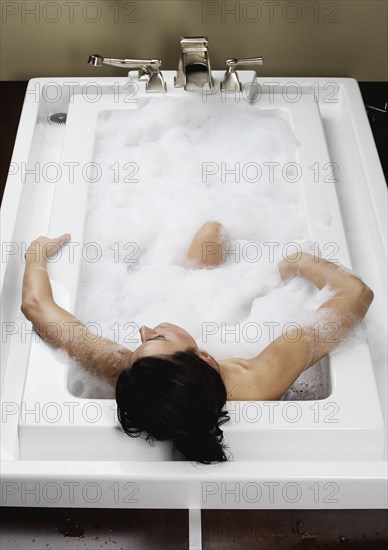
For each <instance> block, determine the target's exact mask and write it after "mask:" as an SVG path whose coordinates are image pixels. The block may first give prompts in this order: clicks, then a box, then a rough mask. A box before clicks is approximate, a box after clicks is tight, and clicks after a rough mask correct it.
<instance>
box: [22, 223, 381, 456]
mask: <svg viewBox="0 0 388 550" xmlns="http://www.w3.org/2000/svg"><path fill="white" fill-rule="evenodd" d="M69 240H70V235H62V236H61V237H58V238H56V239H49V238H47V237H39V238H38V239H36V240H35V241H33V242H32V243H31V245H30V247H29V248H28V249H27V252H26V266H25V274H24V280H23V298H22V306H21V309H22V312H23V313H24V315H25V316H26V317H27V318H28V319H29V320H30V321H31V322H32V323H33V325H34V327H35V330H36V331H37V332H38V333H39V334H40V335H41V336H42V338H43V339H45V340H46V341H48V342H50V343H51V344H53V345H55V346H56V347H59V348H62V349H64V350H66V351H67V352H68V354H69V355H70V356H71V357H72V358H74V359H75V360H76V361H77V363H78V364H79V365H80V366H81V367H84V368H86V369H88V370H89V371H91V372H93V373H94V374H95V375H97V376H100V377H103V378H105V379H106V380H108V381H109V382H110V383H111V384H112V386H114V387H116V400H117V406H118V417H119V420H120V423H121V425H122V427H123V429H124V430H125V432H126V433H127V434H128V435H130V436H132V437H134V436H138V435H140V434H141V433H142V432H147V433H148V434H149V435H150V436H151V437H153V438H155V439H157V440H160V441H163V440H170V441H171V442H172V443H173V448H174V450H178V451H180V452H181V453H182V454H183V455H184V456H185V457H186V459H188V460H194V461H198V462H201V463H205V464H207V463H210V462H213V461H216V462H218V461H225V460H227V457H226V454H225V446H224V445H223V444H222V440H223V436H222V430H221V429H220V428H219V426H220V425H221V424H223V423H224V422H226V421H227V420H229V417H228V415H227V412H225V411H223V407H224V405H225V402H226V401H227V400H244V401H245V400H246V401H269V400H278V399H279V398H280V397H281V396H282V395H283V394H284V393H285V392H286V391H287V389H288V388H290V386H291V385H292V384H293V382H294V381H295V380H296V379H297V378H298V376H299V375H300V374H301V373H302V372H303V371H304V370H305V369H307V368H308V367H310V366H312V365H314V364H315V363H316V362H317V361H319V360H320V359H321V358H322V357H324V356H325V355H326V354H328V353H329V352H330V351H331V350H333V349H334V347H335V346H336V345H337V344H338V343H339V342H340V341H341V340H343V339H344V338H345V336H346V335H347V334H348V333H349V332H350V331H351V329H352V328H353V327H354V326H355V325H356V324H357V323H358V322H359V321H360V320H361V319H363V318H364V317H365V315H366V313H367V311H368V308H369V306H370V305H371V303H372V301H373V292H372V290H371V289H370V288H368V286H367V285H366V284H365V283H363V281H361V280H360V279H359V278H357V277H355V276H354V275H352V274H350V273H348V272H345V271H344V270H342V269H339V268H338V267H337V266H336V265H335V264H333V263H331V262H329V261H326V260H322V259H320V258H319V259H318V258H316V257H315V256H312V255H310V254H307V253H302V255H300V254H299V255H298V257H297V256H296V255H294V256H289V257H287V258H285V259H283V260H282V261H281V262H280V263H279V264H278V269H279V272H280V276H281V278H282V280H283V281H287V280H288V279H289V278H291V277H293V276H294V275H296V274H298V275H302V276H303V277H306V278H307V279H309V280H310V281H311V282H312V283H314V284H315V285H316V286H317V287H318V288H322V287H324V286H325V285H329V286H330V287H331V288H332V289H334V290H336V293H335V295H334V296H333V297H332V298H330V299H329V300H327V301H326V302H325V303H324V304H322V305H321V306H320V307H319V308H318V310H317V312H319V313H320V315H319V316H318V317H317V319H318V322H319V330H318V331H317V330H316V329H317V326H316V323H314V326H313V325H312V326H305V327H304V328H303V329H302V332H301V336H300V338H297V339H296V340H295V341H293V342H292V341H291V340H292V335H290V333H289V332H288V333H287V334H288V337H287V340H286V339H284V338H283V336H280V337H279V338H277V339H276V340H274V341H273V342H272V343H271V344H270V345H268V346H267V347H266V348H265V349H264V350H263V351H262V352H261V353H259V354H258V355H257V356H256V357H254V358H253V359H243V358H240V357H232V358H230V359H226V360H223V361H217V360H216V359H214V358H213V357H211V356H210V355H209V354H208V353H207V352H206V351H205V350H203V349H199V348H198V347H197V345H196V343H195V341H194V339H193V338H192V337H191V336H190V334H188V333H187V332H186V331H185V330H183V329H182V328H180V327H178V326H176V325H172V324H170V323H161V324H160V325H158V326H156V327H154V328H149V327H146V326H143V327H141V329H140V335H141V341H142V343H141V345H140V346H139V347H138V348H137V349H136V350H135V351H133V352H132V351H130V350H129V349H127V348H125V347H123V346H121V345H118V344H117V343H115V342H113V341H111V340H108V339H105V338H101V337H96V335H95V334H93V335H92V337H91V335H89V337H88V334H87V333H88V331H87V329H86V327H85V326H84V325H83V323H82V322H81V321H79V319H77V318H76V317H74V316H73V315H72V314H71V313H69V312H68V311H66V310H64V309H63V308H61V307H60V306H58V305H57V304H56V303H55V301H54V299H53V295H52V291H51V285H50V281H49V278H48V275H47V271H46V263H47V259H48V258H49V257H50V256H53V255H54V254H55V253H56V252H57V251H58V247H61V246H62V245H64V244H65V243H66V242H68V241H69ZM221 244H222V226H221V225H220V224H219V223H217V222H207V223H205V224H204V225H203V226H202V227H201V228H200V230H199V231H198V232H197V233H196V235H195V236H194V239H193V241H192V243H191V246H190V247H189V250H188V252H187V258H186V267H188V268H211V267H215V266H217V265H219V264H220V263H221V261H222V247H221ZM205 247H206V250H211V251H212V253H208V254H206V255H204V254H203V251H204V250H205ZM319 319H321V321H319ZM332 323H335V324H336V325H337V327H336V328H337V331H336V336H337V338H336V341H335V342H333V341H332V340H333V339H332V338H330V337H325V336H327V335H328V334H331V333H332ZM325 328H326V329H329V332H328V333H327V334H326V332H325ZM295 330H296V329H295ZM299 330H300V329H299ZM85 336H86V337H85Z"/></svg>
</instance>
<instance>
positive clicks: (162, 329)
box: [130, 323, 198, 365]
mask: <svg viewBox="0 0 388 550" xmlns="http://www.w3.org/2000/svg"><path fill="white" fill-rule="evenodd" d="M140 337H141V342H142V343H141V345H140V346H139V347H138V348H137V349H136V350H135V351H134V352H133V353H132V357H131V361H130V364H131V365H133V364H134V363H135V362H136V361H137V360H138V359H141V358H142V357H147V356H154V357H156V356H160V355H172V354H173V353H176V352H177V351H185V350H186V349H189V348H195V349H198V348H197V344H196V343H195V340H194V338H193V337H192V336H190V334H189V333H188V332H186V331H185V330H184V329H183V328H181V327H178V326H177V325H173V324H171V323H161V324H160V325H158V326H157V327H155V328H149V327H146V326H142V327H141V328H140Z"/></svg>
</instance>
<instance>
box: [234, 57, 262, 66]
mask: <svg viewBox="0 0 388 550" xmlns="http://www.w3.org/2000/svg"><path fill="white" fill-rule="evenodd" d="M263 64H264V59H263V58H262V57H245V58H242V59H235V58H234V57H232V58H231V59H227V60H226V65H227V66H228V67H237V66H239V65H240V66H243V65H263Z"/></svg>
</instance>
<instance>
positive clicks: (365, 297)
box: [357, 281, 375, 316]
mask: <svg viewBox="0 0 388 550" xmlns="http://www.w3.org/2000/svg"><path fill="white" fill-rule="evenodd" d="M374 296H375V295H374V292H373V290H372V289H371V288H369V286H368V285H366V284H365V283H363V282H362V281H361V285H360V287H359V289H358V290H357V302H358V304H360V305H361V307H362V309H363V310H364V316H365V315H366V313H367V311H368V309H369V307H370V305H371V304H372V302H373V300H374Z"/></svg>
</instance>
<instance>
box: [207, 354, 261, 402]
mask: <svg viewBox="0 0 388 550" xmlns="http://www.w3.org/2000/svg"><path fill="white" fill-rule="evenodd" d="M218 364H219V367H220V372H221V375H222V378H223V380H224V383H225V386H226V392H227V396H228V397H227V400H228V401H265V400H267V399H268V396H266V395H265V394H264V392H263V391H262V389H261V388H260V385H259V384H258V380H257V376H256V374H257V369H253V368H252V363H251V362H250V360H249V359H244V358H242V357H233V358H230V359H224V360H223V361H219V362H218Z"/></svg>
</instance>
